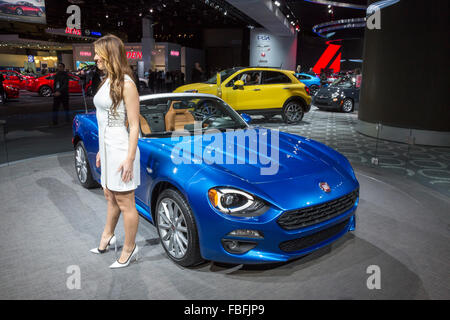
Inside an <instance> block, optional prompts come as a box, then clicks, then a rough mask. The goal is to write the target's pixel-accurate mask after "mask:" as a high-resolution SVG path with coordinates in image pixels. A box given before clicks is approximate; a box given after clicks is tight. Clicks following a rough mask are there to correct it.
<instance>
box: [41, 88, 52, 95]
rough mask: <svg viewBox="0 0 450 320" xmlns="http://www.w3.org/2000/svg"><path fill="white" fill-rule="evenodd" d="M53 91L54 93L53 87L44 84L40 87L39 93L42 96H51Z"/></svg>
mask: <svg viewBox="0 0 450 320" xmlns="http://www.w3.org/2000/svg"><path fill="white" fill-rule="evenodd" d="M52 93H53V91H52V88H50V87H49V86H42V87H41V88H40V89H39V95H40V96H42V97H50V96H51V95H52Z"/></svg>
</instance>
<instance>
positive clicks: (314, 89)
mask: <svg viewBox="0 0 450 320" xmlns="http://www.w3.org/2000/svg"><path fill="white" fill-rule="evenodd" d="M317 91H319V87H318V86H316V85H315V84H313V85H311V86H310V87H309V92H311V95H312V96H315V95H316V93H317Z"/></svg>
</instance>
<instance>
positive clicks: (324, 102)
mask: <svg viewBox="0 0 450 320" xmlns="http://www.w3.org/2000/svg"><path fill="white" fill-rule="evenodd" d="M335 99H336V101H334V100H333V99H332V98H327V99H319V98H317V97H315V96H314V97H313V99H312V101H311V104H312V105H313V106H316V107H317V108H320V109H330V110H340V109H341V106H342V102H343V100H342V99H340V98H335Z"/></svg>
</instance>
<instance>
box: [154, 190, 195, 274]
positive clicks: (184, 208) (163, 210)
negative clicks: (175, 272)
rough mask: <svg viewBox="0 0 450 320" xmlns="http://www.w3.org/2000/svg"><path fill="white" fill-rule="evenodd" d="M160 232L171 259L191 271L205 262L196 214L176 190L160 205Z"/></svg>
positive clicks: (168, 192) (161, 199)
mask: <svg viewBox="0 0 450 320" xmlns="http://www.w3.org/2000/svg"><path fill="white" fill-rule="evenodd" d="M156 228H157V229H158V234H159V237H160V239H161V244H162V246H163V248H164V251H166V253H167V255H168V256H169V258H170V259H172V260H173V261H174V262H175V263H177V264H179V265H181V266H183V267H189V266H194V265H197V264H199V263H201V262H203V259H202V257H201V255H200V245H199V240H198V232H197V227H196V224H195V219H194V215H193V213H192V210H191V208H190V206H189V204H188V203H187V201H186V200H185V198H184V197H183V195H182V194H181V193H180V192H179V191H177V190H175V189H166V190H164V191H163V192H161V194H160V195H159V196H158V201H157V203H156Z"/></svg>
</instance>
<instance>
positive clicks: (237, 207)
mask: <svg viewBox="0 0 450 320" xmlns="http://www.w3.org/2000/svg"><path fill="white" fill-rule="evenodd" d="M208 199H209V201H210V203H211V205H212V206H213V207H214V208H216V209H217V210H219V211H220V212H223V213H226V214H229V215H232V216H236V217H255V216H260V215H262V214H263V213H264V212H266V211H267V210H268V209H269V206H268V205H266V203H265V202H264V201H263V200H261V199H258V198H257V197H256V196H254V195H252V194H250V193H247V192H244V191H241V190H237V189H233V188H226V187H220V188H219V187H218V188H212V189H209V191H208Z"/></svg>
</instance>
